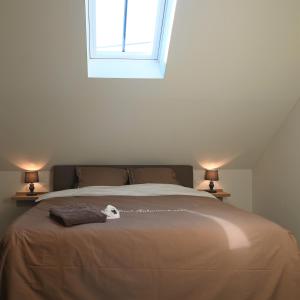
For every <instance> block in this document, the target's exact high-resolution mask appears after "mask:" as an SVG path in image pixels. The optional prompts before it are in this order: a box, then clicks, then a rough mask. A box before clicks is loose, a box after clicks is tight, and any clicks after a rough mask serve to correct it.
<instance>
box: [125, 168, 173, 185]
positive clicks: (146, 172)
mask: <svg viewBox="0 0 300 300" xmlns="http://www.w3.org/2000/svg"><path fill="white" fill-rule="evenodd" d="M129 181H130V184H142V183H165V184H178V181H177V180H176V173H175V171H174V170H173V169H171V168H151V167H149V168H136V169H130V170H129Z"/></svg>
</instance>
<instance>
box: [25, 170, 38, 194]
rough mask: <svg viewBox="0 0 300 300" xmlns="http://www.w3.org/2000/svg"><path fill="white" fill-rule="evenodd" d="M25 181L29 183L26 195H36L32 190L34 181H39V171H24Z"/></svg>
mask: <svg viewBox="0 0 300 300" xmlns="http://www.w3.org/2000/svg"><path fill="white" fill-rule="evenodd" d="M24 182H25V183H29V191H30V192H29V193H27V195H28V196H33V195H36V194H37V193H35V192H34V183H35V182H39V173H38V171H27V172H25V180H24Z"/></svg>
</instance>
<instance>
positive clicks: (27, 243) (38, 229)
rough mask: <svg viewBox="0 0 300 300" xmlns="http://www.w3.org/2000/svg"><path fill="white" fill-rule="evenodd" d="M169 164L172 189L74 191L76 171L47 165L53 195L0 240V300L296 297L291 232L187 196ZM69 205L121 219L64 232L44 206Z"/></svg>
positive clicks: (299, 290) (187, 182) (181, 173)
mask: <svg viewBox="0 0 300 300" xmlns="http://www.w3.org/2000/svg"><path fill="white" fill-rule="evenodd" d="M118 167H124V168H130V167H133V166H118ZM134 167H137V166H134ZM152 167H153V166H152ZM157 167H159V166H157ZM168 167H169V168H172V169H173V170H174V172H175V173H176V177H177V179H178V183H179V185H177V186H176V185H172V184H154V183H153V184H140V185H132V186H130V185H128V186H123V187H115V188H114V187H110V188H109V189H107V188H106V189H105V188H103V187H92V188H90V187H86V188H82V189H73V188H74V187H75V186H76V181H77V179H76V172H75V170H76V166H58V167H55V168H54V169H53V178H52V182H53V189H54V191H55V193H54V194H51V195H50V196H49V198H47V197H45V199H44V200H42V201H40V203H39V204H38V205H37V206H35V207H33V208H32V209H30V210H29V211H28V212H26V213H25V214H24V215H22V216H21V217H19V218H18V219H17V220H16V221H15V222H14V223H13V224H12V225H11V226H10V228H9V229H8V230H7V232H6V234H5V236H4V238H3V239H2V241H1V245H0V254H1V258H0V259H1V260H0V284H1V289H0V293H1V299H2V300H20V299H22V300H26V299H28V300H29V299H30V300H50V299H51V300H52V299H55V300H69V299H70V300H71V299H72V300H85V299H86V300H94V299H95V300H96V299H97V300H101V299H109V300H114V299H121V300H135V299H138V300H155V299H157V300H159V299H161V300H171V299H172V300H177V299H185V300H199V299H201V300H227V299H228V300H229V299H230V300H267V299H272V300H273V299H274V300H297V299H300V262H299V250H298V247H297V243H296V241H295V239H294V237H293V235H292V234H291V233H290V232H288V231H287V230H285V229H284V228H282V227H280V226H278V225H276V224H274V223H272V222H270V221H268V220H266V219H264V218H262V217H260V216H257V215H254V214H251V213H248V212H245V211H243V210H240V209H237V208H235V207H233V206H231V205H228V204H224V203H222V202H220V201H218V200H217V199H215V198H214V197H212V196H211V195H209V194H208V193H205V192H197V191H195V190H192V189H191V188H192V187H193V169H192V167H190V166H168ZM66 190H67V191H66ZM115 191H117V192H115ZM72 203H84V204H92V205H94V206H99V207H100V208H102V207H105V206H106V205H107V204H112V205H114V206H116V207H117V208H118V209H120V211H121V218H120V219H118V220H109V221H108V222H106V223H104V224H86V225H80V226H74V227H70V228H65V227H63V226H61V225H59V224H57V223H55V222H54V221H53V220H51V219H50V218H49V209H50V208H51V207H53V206H55V207H60V206H65V205H69V204H72Z"/></svg>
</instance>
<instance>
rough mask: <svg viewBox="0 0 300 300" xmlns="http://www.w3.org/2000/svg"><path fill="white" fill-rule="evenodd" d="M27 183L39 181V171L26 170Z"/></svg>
mask: <svg viewBox="0 0 300 300" xmlns="http://www.w3.org/2000/svg"><path fill="white" fill-rule="evenodd" d="M24 182H25V183H35V182H39V172H38V171H27V172H25V180H24Z"/></svg>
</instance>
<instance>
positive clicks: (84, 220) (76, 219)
mask: <svg viewBox="0 0 300 300" xmlns="http://www.w3.org/2000/svg"><path fill="white" fill-rule="evenodd" d="M49 216H50V218H52V219H53V220H55V221H56V222H58V223H59V224H61V225H64V226H66V227H70V226H75V225H81V224H89V223H105V222H106V219H107V215H106V214H104V213H102V212H101V210H99V208H97V207H95V206H91V205H86V204H73V205H68V206H64V207H53V208H51V209H50V210H49Z"/></svg>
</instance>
